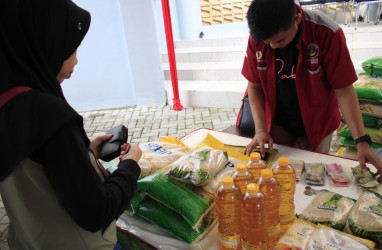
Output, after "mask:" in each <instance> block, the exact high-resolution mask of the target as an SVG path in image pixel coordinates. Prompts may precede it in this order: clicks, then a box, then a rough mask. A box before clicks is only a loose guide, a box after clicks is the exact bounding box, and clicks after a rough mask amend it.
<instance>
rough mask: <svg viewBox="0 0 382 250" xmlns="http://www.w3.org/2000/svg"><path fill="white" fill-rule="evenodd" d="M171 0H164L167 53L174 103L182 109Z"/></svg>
mask: <svg viewBox="0 0 382 250" xmlns="http://www.w3.org/2000/svg"><path fill="white" fill-rule="evenodd" d="M168 1H169V0H162V12H163V21H164V29H165V33H166V43H167V53H168V61H169V63H170V76H171V83H172V91H173V94H174V98H173V99H172V101H173V104H174V110H178V111H179V110H182V109H183V106H182V104H181V103H180V99H179V89H178V74H177V70H176V59H175V49H174V38H173V36H172V25H171V14H170V4H169V2H168Z"/></svg>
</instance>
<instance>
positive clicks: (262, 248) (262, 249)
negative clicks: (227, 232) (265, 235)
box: [241, 241, 268, 250]
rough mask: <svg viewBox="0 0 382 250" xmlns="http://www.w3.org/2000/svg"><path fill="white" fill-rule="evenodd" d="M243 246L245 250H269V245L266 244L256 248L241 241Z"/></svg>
mask: <svg viewBox="0 0 382 250" xmlns="http://www.w3.org/2000/svg"><path fill="white" fill-rule="evenodd" d="M241 246H242V249H243V250H267V248H268V247H267V246H268V245H267V244H266V243H265V244H264V245H262V246H255V245H251V244H247V243H245V242H244V241H241Z"/></svg>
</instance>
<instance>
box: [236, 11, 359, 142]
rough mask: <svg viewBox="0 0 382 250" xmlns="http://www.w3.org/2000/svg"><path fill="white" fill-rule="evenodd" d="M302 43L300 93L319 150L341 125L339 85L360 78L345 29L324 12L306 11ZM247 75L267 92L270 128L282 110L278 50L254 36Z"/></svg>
mask: <svg viewBox="0 0 382 250" xmlns="http://www.w3.org/2000/svg"><path fill="white" fill-rule="evenodd" d="M298 9H299V12H300V13H301V15H302V21H301V23H300V24H299V29H300V32H301V36H300V41H298V42H297V45H296V47H297V49H298V64H297V69H296V79H295V84H296V92H297V96H298V101H299V104H300V109H301V116H302V120H303V123H304V127H305V130H306V133H307V136H308V139H309V142H310V144H311V145H312V147H313V148H315V147H317V146H318V145H319V144H320V142H321V141H322V140H323V139H324V138H325V137H326V136H327V135H329V134H330V133H331V132H333V131H334V130H335V129H337V128H338V126H339V124H340V118H341V114H340V111H339V108H338V103H337V99H336V95H335V93H334V91H333V90H334V89H341V88H344V87H346V86H349V85H351V84H353V83H354V82H355V81H356V80H357V74H356V72H355V69H354V66H353V63H352V61H351V58H350V54H349V51H348V48H347V46H346V41H345V35H344V33H343V31H342V29H341V28H340V27H339V25H338V24H336V23H335V22H334V21H333V20H332V19H330V18H329V17H328V16H326V15H325V14H323V13H320V12H315V11H305V12H304V11H303V10H302V9H301V8H300V7H299V6H298ZM242 74H243V75H244V77H245V78H246V79H247V80H248V81H250V82H252V83H254V84H261V86H262V88H263V92H264V96H265V117H266V123H267V129H268V131H270V130H271V126H272V122H273V119H274V117H275V114H276V105H277V103H276V60H275V51H274V50H273V49H272V48H271V47H270V46H269V45H266V44H265V43H263V42H261V41H255V40H253V39H252V38H251V37H250V38H249V41H248V47H247V54H246V57H245V59H244V65H243V70H242Z"/></svg>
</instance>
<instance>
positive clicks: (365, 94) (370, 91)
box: [353, 75, 382, 103]
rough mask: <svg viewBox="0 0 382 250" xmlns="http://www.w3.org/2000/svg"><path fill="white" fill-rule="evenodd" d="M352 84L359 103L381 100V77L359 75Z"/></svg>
mask: <svg viewBox="0 0 382 250" xmlns="http://www.w3.org/2000/svg"><path fill="white" fill-rule="evenodd" d="M353 85H354V89H355V92H356V93H357V96H358V99H359V101H360V102H361V103H363V102H366V103H373V102H379V103H381V102H382V78H376V77H372V76H367V75H361V76H359V77H358V80H357V81H356V82H355V83H354V84H353Z"/></svg>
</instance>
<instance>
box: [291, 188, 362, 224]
mask: <svg viewBox="0 0 382 250" xmlns="http://www.w3.org/2000/svg"><path fill="white" fill-rule="evenodd" d="M354 203H355V200H353V199H351V198H348V197H345V196H342V195H340V194H337V193H334V192H330V191H329V190H325V189H322V190H320V191H319V192H318V194H316V196H315V197H314V199H313V200H312V201H311V202H310V203H309V204H308V206H307V207H306V208H305V209H304V210H303V211H302V213H301V214H298V215H297V217H298V218H302V219H304V220H308V221H310V222H312V223H314V224H322V225H325V226H328V227H332V228H334V229H338V230H341V231H342V230H343V229H344V228H345V225H346V220H347V218H348V215H349V212H350V210H351V208H352V206H353V205H354Z"/></svg>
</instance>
